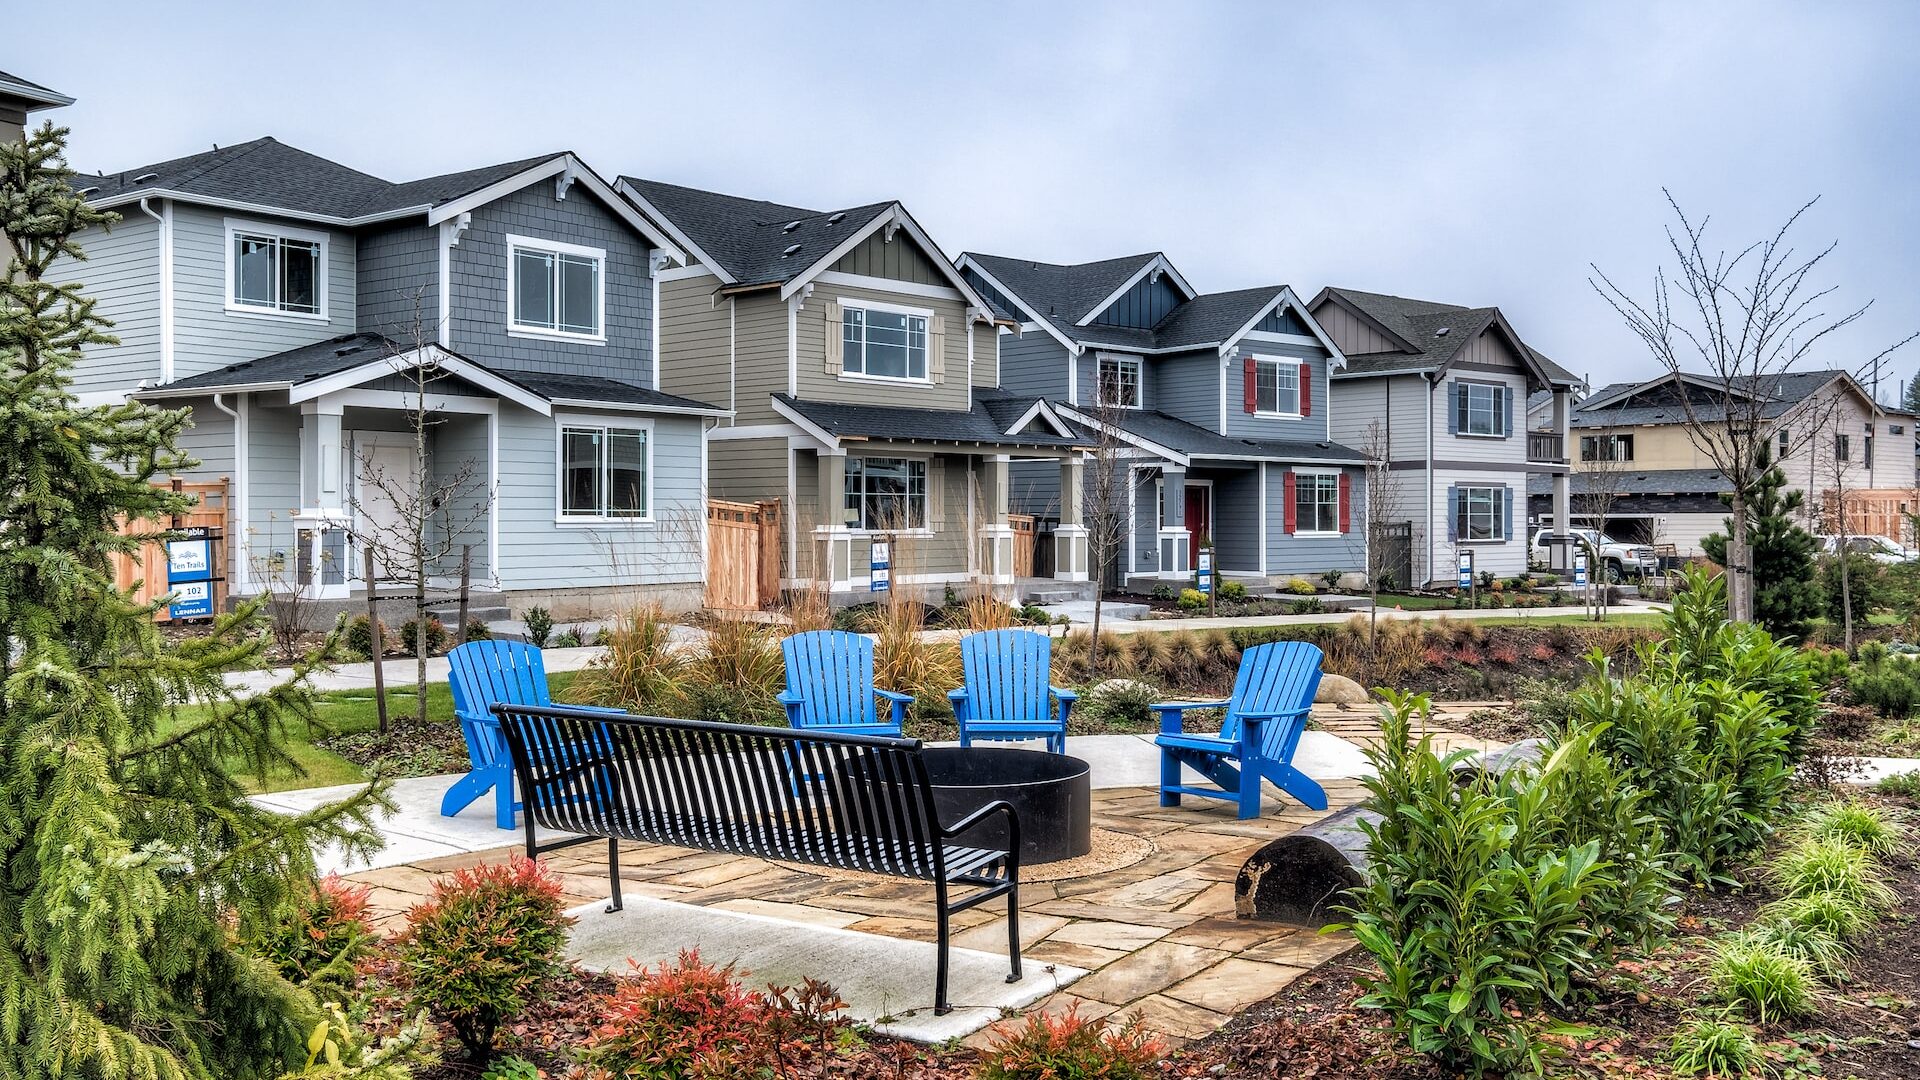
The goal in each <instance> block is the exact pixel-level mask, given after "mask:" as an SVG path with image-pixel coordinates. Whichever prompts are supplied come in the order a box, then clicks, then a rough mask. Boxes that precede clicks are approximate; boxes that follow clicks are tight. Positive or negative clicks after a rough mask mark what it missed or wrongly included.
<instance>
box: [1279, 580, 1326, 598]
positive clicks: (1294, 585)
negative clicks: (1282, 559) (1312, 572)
mask: <svg viewBox="0 0 1920 1080" xmlns="http://www.w3.org/2000/svg"><path fill="white" fill-rule="evenodd" d="M1281 589H1282V590H1283V591H1285V592H1290V593H1293V594H1295V595H1297V596H1312V595H1313V594H1314V593H1316V592H1319V591H1320V590H1318V589H1316V588H1314V587H1313V582H1311V581H1308V580H1307V579H1306V578H1303V577H1290V578H1288V579H1287V581H1286V584H1284V585H1282V586H1281Z"/></svg>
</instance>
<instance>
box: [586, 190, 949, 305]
mask: <svg viewBox="0 0 1920 1080" xmlns="http://www.w3.org/2000/svg"><path fill="white" fill-rule="evenodd" d="M616 184H617V186H618V187H619V189H620V190H621V191H622V192H624V193H626V194H627V195H629V196H631V197H633V198H634V199H635V200H636V201H638V202H639V203H640V206H641V209H643V210H645V211H646V212H647V213H648V214H650V215H652V216H654V217H657V218H659V219H661V220H662V222H663V223H664V224H667V225H670V226H671V227H672V228H673V229H674V230H675V231H677V232H679V233H680V234H681V235H683V236H685V237H686V239H687V241H688V242H689V243H690V244H691V245H692V251H693V254H694V256H695V257H696V258H698V259H699V260H700V261H701V262H702V263H705V264H706V265H707V266H708V267H709V268H710V269H712V270H714V271H715V273H716V274H717V276H719V278H720V279H721V280H722V281H723V282H725V283H727V284H729V285H768V284H785V283H786V282H788V281H791V280H793V279H794V278H795V277H797V276H799V275H800V274H801V273H802V272H804V271H805V270H806V268H807V267H808V266H810V265H811V264H812V263H813V262H814V261H815V260H817V259H818V258H819V257H820V256H821V255H823V254H825V253H826V252H828V251H830V250H832V249H833V248H834V247H836V246H838V245H839V244H840V243H842V242H844V241H845V240H846V239H847V238H848V237H851V236H853V235H854V234H855V233H856V232H858V231H859V230H860V229H861V227H863V226H865V225H868V224H870V223H872V222H873V221H874V219H876V218H878V217H879V216H880V214H881V213H882V212H884V211H886V210H887V209H889V208H890V207H892V206H893V205H895V204H894V203H892V202H879V203H867V204H865V205H862V206H850V207H847V208H845V209H842V210H808V209H804V208H802V207H798V206H787V205H786V204H784V203H776V202H769V201H767V200H765V199H749V198H744V197H742V196H739V195H724V194H721V193H720V192H717V191H702V190H700V189H699V188H690V187H683V186H681V185H679V184H668V183H663V182H661V181H659V180H643V179H641V178H639V177H636V176H622V177H620V178H619V180H618V181H616ZM795 245H798V247H799V250H798V251H794V252H792V253H791V254H788V251H789V249H791V248H793V247H794V246H795ZM929 254H930V255H932V256H934V257H937V258H939V259H940V260H941V261H945V257H944V256H941V255H939V253H938V252H930V253H929Z"/></svg>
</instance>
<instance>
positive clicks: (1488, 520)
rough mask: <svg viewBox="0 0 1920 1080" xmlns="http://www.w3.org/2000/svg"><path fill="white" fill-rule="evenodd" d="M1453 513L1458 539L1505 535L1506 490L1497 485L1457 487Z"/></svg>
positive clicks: (1481, 538) (1488, 537)
mask: <svg viewBox="0 0 1920 1080" xmlns="http://www.w3.org/2000/svg"><path fill="white" fill-rule="evenodd" d="M1455 498H1456V499H1458V503H1457V505H1456V506H1455V508H1454V513H1455V514H1456V516H1457V518H1458V524H1457V526H1456V528H1457V529H1458V531H1459V534H1460V535H1459V536H1458V537H1457V539H1460V540H1505V539H1506V538H1507V516H1506V492H1505V491H1504V490H1503V489H1501V488H1497V487H1463V488H1459V489H1458V490H1457V493H1456V495H1455Z"/></svg>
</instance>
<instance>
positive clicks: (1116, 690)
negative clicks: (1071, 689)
mask: <svg viewBox="0 0 1920 1080" xmlns="http://www.w3.org/2000/svg"><path fill="white" fill-rule="evenodd" d="M1159 700H1160V691H1159V689H1158V688H1156V687H1155V686H1154V685H1153V684H1152V683H1150V682H1146V681H1144V680H1141V679H1108V680H1107V681H1105V682H1102V683H1098V684H1096V685H1095V686H1094V687H1093V688H1092V689H1090V690H1088V691H1087V692H1086V693H1085V694H1082V695H1081V696H1080V704H1079V705H1078V706H1077V707H1076V708H1075V709H1074V710H1073V718H1074V719H1075V720H1076V721H1084V722H1085V724H1086V726H1087V727H1088V728H1090V729H1092V730H1095V731H1112V730H1118V731H1149V730H1152V729H1153V727H1154V725H1155V723H1156V722H1157V719H1158V718H1157V717H1156V716H1155V715H1154V712H1153V705H1154V703H1155V702H1157V701H1159ZM1076 726H1077V725H1076Z"/></svg>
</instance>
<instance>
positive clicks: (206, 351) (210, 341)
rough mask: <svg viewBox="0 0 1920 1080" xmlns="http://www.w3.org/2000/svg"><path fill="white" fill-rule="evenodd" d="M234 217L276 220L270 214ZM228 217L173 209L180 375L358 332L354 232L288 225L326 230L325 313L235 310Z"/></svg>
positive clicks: (177, 371) (176, 356)
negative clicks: (230, 297) (230, 301)
mask: <svg viewBox="0 0 1920 1080" xmlns="http://www.w3.org/2000/svg"><path fill="white" fill-rule="evenodd" d="M233 216H234V217H236V218H238V219H239V220H243V221H249V222H258V223H260V224H264V225H267V226H273V225H274V224H275V220H274V219H273V218H270V217H260V216H241V215H233ZM227 217H228V215H226V214H222V213H220V212H219V211H217V210H208V209H203V208H201V207H196V206H184V205H176V206H175V207H174V210H173V289H174V315H173V320H174V321H173V326H174V337H173V342H174V344H173V355H174V365H173V366H174V378H176V379H184V378H186V377H188V376H189V375H197V374H199V373H200V372H203V371H212V370H214V369H216V368H222V367H226V366H227V365H228V364H235V363H239V362H240V361H242V360H255V359H258V358H260V357H262V356H270V355H272V354H274V353H277V352H285V351H286V350H288V349H292V348H296V347H298V346H301V345H309V344H312V343H313V342H316V341H324V340H326V339H327V338H330V337H336V336H338V335H340V334H350V333H353V331H354V328H355V327H354V322H355V317H356V308H357V303H358V301H357V295H358V286H357V282H356V271H355V266H356V259H355V246H354V238H353V235H352V234H351V233H346V232H342V231H339V230H316V229H314V227H313V226H311V225H306V224H301V223H299V222H286V223H285V226H286V227H287V228H292V229H300V230H303V231H306V232H316V231H324V232H326V233H327V236H328V240H327V268H326V269H327V297H326V308H327V318H326V319H324V320H320V319H307V318H299V317H295V316H291V315H280V314H267V313H255V312H246V313H238V312H230V311H228V310H227V309H226V304H227V233H226V219H227Z"/></svg>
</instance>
